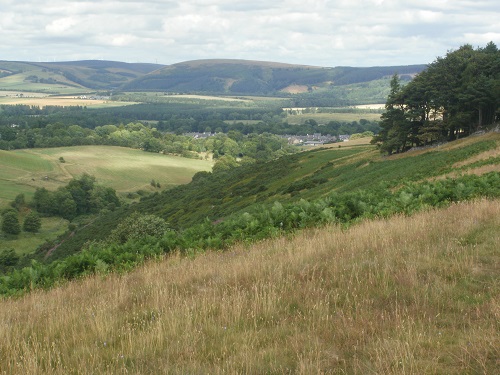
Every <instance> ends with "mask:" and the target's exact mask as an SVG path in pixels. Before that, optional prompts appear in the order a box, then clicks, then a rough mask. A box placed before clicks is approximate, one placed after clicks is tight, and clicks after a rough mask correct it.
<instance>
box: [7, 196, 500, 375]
mask: <svg viewBox="0 0 500 375" xmlns="http://www.w3.org/2000/svg"><path fill="white" fill-rule="evenodd" d="M499 243H500V200H495V201H489V200H481V201H476V202H469V203H460V204H454V205H452V206H451V207H449V208H446V209H442V210H432V211H428V212H422V213H418V214H416V215H414V216H411V217H405V216H397V217H393V218H391V219H387V220H374V221H365V222H362V223H360V224H357V225H355V226H352V227H351V228H350V229H347V230H346V229H342V228H339V227H335V226H330V227H325V228H321V229H315V230H308V231H304V232H302V233H300V234H297V235H295V236H293V237H289V238H286V237H284V238H279V239H274V240H267V241H263V242H261V243H259V244H257V245H252V246H251V247H248V246H244V245H241V246H237V247H235V248H233V249H232V250H230V251H227V252H208V253H205V254H201V255H196V256H194V257H181V256H168V257H166V258H165V259H163V260H160V261H152V262H149V263H148V264H147V265H145V266H143V267H141V268H139V269H137V270H134V271H133V272H131V273H128V274H124V275H117V274H112V275H107V276H96V277H89V278H86V279H84V280H80V281H76V282H71V283H68V284H66V285H63V286H61V287H58V288H55V289H52V290H50V291H46V292H44V291H39V290H37V291H34V292H32V293H30V294H28V295H26V296H24V297H22V298H19V299H5V300H2V301H0V355H1V358H2V360H1V362H0V373H1V374H4V373H5V374H42V373H50V374H89V373H95V374H97V373H98V374H119V373H134V374H153V373H172V374H176V373H179V374H181V373H182V374H194V373H210V374H217V373H254V374H255V373H302V374H315V373H338V374H342V373H345V374H368V373H373V374H391V373H392V374H433V373H436V374H437V373H439V374H463V373H467V374H473V373H478V374H492V373H494V372H495V370H497V369H498V366H499V364H500V362H499V359H500V335H499V332H500V331H499V325H498V324H499V323H498V322H499V315H498V314H499V311H500V298H499V297H500V288H499V286H500V285H499V275H500V272H499V271H500V254H499V252H498V244H499Z"/></svg>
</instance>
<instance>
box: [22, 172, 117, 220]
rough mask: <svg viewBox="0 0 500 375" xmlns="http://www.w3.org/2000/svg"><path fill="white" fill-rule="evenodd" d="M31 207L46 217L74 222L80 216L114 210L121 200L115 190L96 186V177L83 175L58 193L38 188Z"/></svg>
mask: <svg viewBox="0 0 500 375" xmlns="http://www.w3.org/2000/svg"><path fill="white" fill-rule="evenodd" d="M31 205H32V207H33V208H34V209H36V211H37V212H39V213H40V214H44V215H54V216H61V217H63V218H65V219H67V220H72V219H74V218H75V217H76V216H78V215H83V214H89V213H98V212H100V211H101V210H103V209H107V210H111V211H112V210H114V209H115V208H116V207H119V206H120V200H119V199H118V197H117V196H116V192H115V190H114V189H112V188H109V187H103V186H100V185H96V184H95V177H93V176H90V175H88V174H83V175H82V176H81V177H80V178H74V179H72V180H71V181H70V182H69V183H68V185H66V186H64V187H60V188H59V189H57V190H56V191H49V190H47V189H45V188H38V189H36V191H35V194H34V196H33V200H32V202H31Z"/></svg>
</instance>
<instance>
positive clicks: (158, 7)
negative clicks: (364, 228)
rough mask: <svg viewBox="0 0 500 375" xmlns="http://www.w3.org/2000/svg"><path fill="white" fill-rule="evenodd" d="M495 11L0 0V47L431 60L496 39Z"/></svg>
mask: <svg viewBox="0 0 500 375" xmlns="http://www.w3.org/2000/svg"><path fill="white" fill-rule="evenodd" d="M498 19H500V5H498V4H497V0H478V1H468V0H453V1H452V0H408V1H404V2H402V1H398V0H277V1H274V2H271V3H270V2H269V1H267V0H253V1H250V0H190V1H188V2H169V1H162V0H142V1H138V0H100V1H98V0H73V1H71V0H70V1H68V0H49V1H47V2H45V4H44V6H43V7H42V6H39V3H37V2H35V1H33V0H25V1H23V2H19V1H17V0H2V12H1V13H0V30H1V32H2V44H1V45H0V56H1V58H2V59H7V60H38V59H47V60H49V59H52V58H53V56H57V57H58V58H59V59H61V60H70V59H84V58H85V59H88V58H102V59H109V60H122V61H131V60H133V61H144V62H155V61H158V62H160V63H165V64H169V63H176V62H181V61H185V60H190V59H197V58H244V59H252V60H257V59H258V60H270V61H282V62H289V63H301V64H308V65H324V66H336V65H352V66H368V65H395V64H412V63H429V62H431V61H433V60H434V59H435V58H436V57H437V56H442V55H444V54H445V53H446V51H447V50H450V49H455V48H458V47H459V46H460V45H461V44H464V43H471V44H472V45H474V46H476V45H485V43H487V42H488V41H490V40H492V41H493V42H495V43H497V44H500V23H499V22H498ZM137 56H138V57H137Z"/></svg>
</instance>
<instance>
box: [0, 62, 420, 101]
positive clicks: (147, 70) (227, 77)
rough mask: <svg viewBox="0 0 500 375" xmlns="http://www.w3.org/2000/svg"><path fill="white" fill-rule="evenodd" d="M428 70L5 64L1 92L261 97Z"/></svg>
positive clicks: (255, 64)
mask: <svg viewBox="0 0 500 375" xmlns="http://www.w3.org/2000/svg"><path fill="white" fill-rule="evenodd" d="M425 67H426V66H425V65H409V66H389V67H371V68H355V67H335V68H328V67H317V66H307V65H293V64H284V63H275V62H264V61H250V60H230V59H227V60H195V61H187V62H182V63H178V64H173V65H168V66H165V65H159V64H143V63H124V62H117V61H102V60H84V61H68V62H39V63H37V62H19V61H0V90H24V91H37V92H50V93H65V92H71V91H72V92H77V91H78V90H87V89H91V90H125V91H146V90H147V91H166V92H179V93H186V92H196V93H211V94H214V93H215V94H240V95H261V94H266V95H269V94H280V93H303V92H308V91H316V90H320V89H323V90H328V89H330V88H332V87H338V86H342V85H348V84H356V83H364V82H370V81H374V80H378V79H382V78H386V77H389V76H391V75H393V74H394V73H395V72H397V73H399V74H401V75H403V76H404V75H406V76H407V77H408V79H409V78H410V77H412V76H413V75H415V74H417V73H419V72H421V71H422V70H424V69H425Z"/></svg>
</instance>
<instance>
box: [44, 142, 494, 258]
mask: <svg viewBox="0 0 500 375" xmlns="http://www.w3.org/2000/svg"><path fill="white" fill-rule="evenodd" d="M346 145H348V142H347V143H346ZM342 146H344V144H341V145H340V148H339V147H337V148H325V149H315V150H312V151H309V152H304V153H300V154H295V155H291V156H287V157H285V158H281V159H279V160H276V161H272V162H268V163H258V164H255V165H247V166H242V167H239V168H234V169H232V170H230V171H228V172H223V173H216V174H209V173H201V174H198V175H195V176H194V178H193V182H191V183H190V184H188V185H183V186H180V187H176V188H173V189H170V190H168V191H165V192H163V193H158V194H154V195H152V196H150V197H145V198H143V199H141V202H139V203H137V204H136V205H134V206H131V207H128V208H124V209H122V210H118V211H116V212H114V213H112V214H110V215H111V216H110V217H103V218H101V219H99V220H98V221H96V222H95V223H94V224H93V225H89V226H87V227H85V228H81V230H79V231H78V232H77V233H76V234H75V235H74V236H72V237H71V238H69V239H67V241H66V242H64V243H63V244H61V245H60V246H59V247H58V249H57V251H55V252H53V253H52V255H51V257H52V258H53V259H57V258H61V257H65V256H67V255H69V254H71V253H74V252H75V250H77V249H80V248H81V246H82V245H83V244H84V243H85V242H87V241H89V240H95V239H103V238H105V237H107V236H108V235H109V233H110V232H111V230H113V229H114V228H115V227H116V225H117V224H118V223H119V222H120V221H121V220H122V219H123V218H124V217H127V216H129V215H130V214H131V213H132V212H133V211H138V212H141V213H143V214H146V213H147V214H154V215H158V216H160V217H162V218H164V219H165V220H166V221H168V223H169V224H170V225H171V227H172V228H174V229H176V230H179V231H182V230H185V229H187V228H190V227H191V226H193V225H199V224H201V223H204V222H206V221H207V220H208V221H209V222H221V221H222V222H223V221H224V220H226V219H227V218H230V217H231V215H237V214H241V213H243V212H259V211H261V210H262V206H264V207H270V206H272V205H273V204H274V202H276V201H279V202H281V203H283V204H286V203H293V202H299V201H300V200H301V199H306V200H309V201H310V200H315V199H321V198H324V197H329V196H330V195H331V194H332V193H337V194H346V193H349V192H356V191H358V190H360V189H361V190H365V191H371V190H376V189H379V190H380V191H387V190H388V189H396V188H397V187H398V186H400V185H401V184H403V183H405V182H411V181H413V182H420V181H424V180H426V179H431V178H439V177H440V176H443V175H446V174H449V173H458V174H468V173H471V174H474V173H484V172H485V171H486V170H485V168H488V171H498V172H500V163H499V162H498V157H491V153H492V152H493V153H498V150H499V148H500V134H498V133H490V134H487V135H484V136H482V137H471V138H470V139H468V140H462V141H457V142H452V143H450V144H448V145H447V146H441V147H439V148H432V149H427V150H422V151H416V152H415V153H411V152H410V153H407V154H405V155H404V156H401V157H400V156H397V155H396V156H394V157H381V156H380V154H379V153H378V151H377V150H376V149H375V148H374V146H367V145H362V144H361V145H359V146H354V147H342ZM471 158H473V159H471ZM470 160H475V161H474V162H469V161H470ZM331 199H333V200H335V199H336V198H331Z"/></svg>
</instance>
